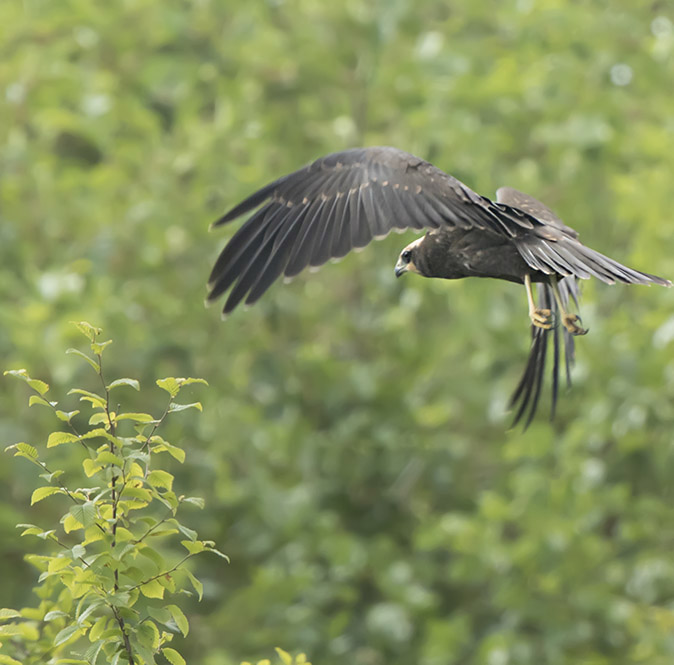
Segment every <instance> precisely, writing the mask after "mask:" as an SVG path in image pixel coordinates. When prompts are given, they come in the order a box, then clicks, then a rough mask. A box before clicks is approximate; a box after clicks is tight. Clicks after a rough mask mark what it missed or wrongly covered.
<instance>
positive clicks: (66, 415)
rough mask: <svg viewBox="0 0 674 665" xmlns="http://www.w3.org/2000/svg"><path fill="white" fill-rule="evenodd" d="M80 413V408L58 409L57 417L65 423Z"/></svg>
mask: <svg viewBox="0 0 674 665" xmlns="http://www.w3.org/2000/svg"><path fill="white" fill-rule="evenodd" d="M78 413H79V409H75V411H60V410H57V411H56V417H57V418H58V419H59V420H62V421H63V422H65V423H69V422H70V421H71V420H72V419H73V418H74V417H75V416H76V415H77V414H78Z"/></svg>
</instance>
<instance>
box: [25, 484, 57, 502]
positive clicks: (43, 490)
mask: <svg viewBox="0 0 674 665" xmlns="http://www.w3.org/2000/svg"><path fill="white" fill-rule="evenodd" d="M63 493H64V491H63V490H62V489H61V488H60V487H54V486H53V485H48V486H47V487H38V488H37V489H36V490H35V491H34V492H33V494H32V495H31V497H30V505H31V506H33V505H35V504H36V503H37V502H38V501H42V499H46V498H47V497H48V496H51V495H52V494H63Z"/></svg>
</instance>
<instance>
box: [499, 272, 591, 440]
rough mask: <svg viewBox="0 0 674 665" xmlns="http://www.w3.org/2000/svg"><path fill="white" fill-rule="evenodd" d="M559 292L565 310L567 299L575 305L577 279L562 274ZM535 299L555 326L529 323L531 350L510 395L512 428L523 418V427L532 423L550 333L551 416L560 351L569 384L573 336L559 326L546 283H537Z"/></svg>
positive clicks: (556, 312)
mask: <svg viewBox="0 0 674 665" xmlns="http://www.w3.org/2000/svg"><path fill="white" fill-rule="evenodd" d="M558 284H559V292H560V296H561V300H562V304H563V305H564V308H565V309H568V305H569V302H570V300H573V302H574V303H575V304H576V306H577V305H578V282H577V280H576V278H575V277H565V278H564V279H562V280H560V281H559V283H558ZM538 302H539V305H540V307H542V308H544V309H549V310H550V311H551V312H552V313H553V317H554V322H555V323H554V326H553V328H552V329H550V330H544V329H543V328H538V327H537V326H531V350H530V352H529V358H528V360H527V364H526V366H525V368H524V372H523V373H522V378H521V379H520V381H519V383H518V384H517V387H516V388H515V391H514V392H513V394H512V397H511V398H510V408H511V409H517V411H516V413H515V417H514V418H513V422H512V427H515V426H516V425H517V423H518V422H520V420H522V418H525V421H524V429H525V430H526V429H527V427H529V425H530V424H531V421H532V420H533V418H534V415H535V414H536V409H537V407H538V403H539V401H540V396H541V390H542V388H543V376H544V373H545V361H546V356H547V350H548V339H549V337H550V335H552V346H553V362H552V397H551V405H550V419H551V420H552V419H553V418H554V416H555V409H556V408H557V398H558V396H559V374H560V365H561V362H560V361H561V355H562V343H561V341H562V340H563V353H564V365H565V373H566V382H567V385H568V386H570V385H571V366H572V365H573V362H574V356H575V345H574V340H573V335H571V334H570V333H569V332H568V331H567V330H566V328H561V339H560V326H559V325H558V321H559V317H560V312H559V307H558V306H557V302H556V300H555V298H554V294H553V291H552V287H551V286H550V285H549V284H538Z"/></svg>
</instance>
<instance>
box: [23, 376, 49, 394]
mask: <svg viewBox="0 0 674 665" xmlns="http://www.w3.org/2000/svg"><path fill="white" fill-rule="evenodd" d="M26 383H28V385H29V386H30V387H31V388H32V389H33V390H36V391H37V392H39V393H40V395H44V394H45V393H46V392H47V391H48V390H49V385H48V384H46V383H45V382H44V381H40V379H28V381H27V382H26Z"/></svg>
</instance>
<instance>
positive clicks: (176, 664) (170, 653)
mask: <svg viewBox="0 0 674 665" xmlns="http://www.w3.org/2000/svg"><path fill="white" fill-rule="evenodd" d="M161 653H162V656H164V658H166V660H168V662H169V663H171V665H185V659H184V658H183V657H182V656H181V655H180V654H179V653H178V652H177V651H176V650H175V649H172V648H171V647H164V648H163V649H162V650H161ZM19 665H20V664H19Z"/></svg>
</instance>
